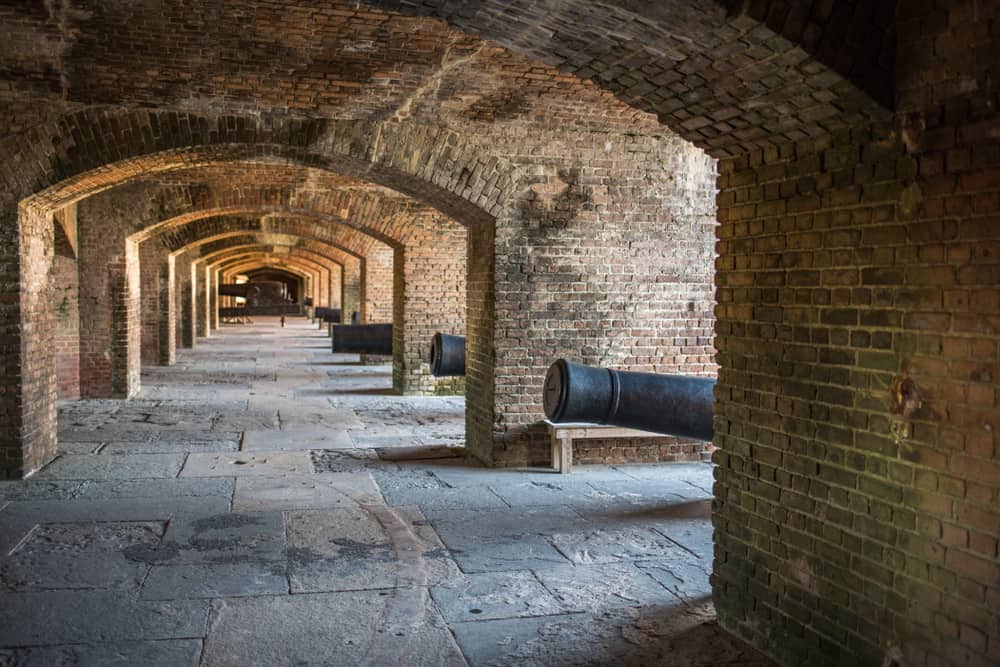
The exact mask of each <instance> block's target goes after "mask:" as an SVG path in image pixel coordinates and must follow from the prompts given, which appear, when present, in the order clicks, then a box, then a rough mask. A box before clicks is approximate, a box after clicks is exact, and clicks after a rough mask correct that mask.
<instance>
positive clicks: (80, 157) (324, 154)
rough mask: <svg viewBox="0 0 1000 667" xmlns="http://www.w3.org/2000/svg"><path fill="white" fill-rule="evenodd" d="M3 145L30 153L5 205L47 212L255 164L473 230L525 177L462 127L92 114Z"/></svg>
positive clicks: (1, 176)
mask: <svg viewBox="0 0 1000 667" xmlns="http://www.w3.org/2000/svg"><path fill="white" fill-rule="evenodd" d="M0 146H2V147H3V148H4V149H5V151H10V152H11V153H12V154H17V155H22V156H24V159H23V160H21V161H19V163H18V165H17V167H18V169H16V170H15V169H11V168H9V167H7V168H5V169H4V170H3V171H0V182H3V183H4V187H3V188H2V190H0V192H2V193H3V195H6V199H7V201H0V204H3V205H4V206H6V205H13V203H14V202H15V201H19V202H21V206H22V208H24V209H27V210H31V211H38V212H40V213H43V214H44V213H45V212H49V211H53V210H56V209H58V208H60V207H62V206H65V205H66V204H68V203H71V202H73V201H77V200H79V199H81V198H83V197H86V196H89V195H91V194H94V193H96V192H99V191H101V190H105V189H107V188H110V187H114V186H116V185H120V184H122V183H127V182H129V181H132V180H135V179H137V178H140V177H141V176H143V175H146V174H150V173H169V172H171V171H175V170H180V169H186V168H190V167H193V166H198V165H204V164H210V163H213V162H220V161H223V162H224V161H254V162H259V163H262V164H272V165H273V164H281V165H289V166H299V167H310V168H315V169H320V170H325V171H330V172H334V173H338V174H341V175H344V176H349V177H353V178H358V179H360V180H363V181H366V182H370V183H374V184H377V185H380V186H383V187H386V188H389V189H392V190H396V191H398V192H401V193H403V194H405V195H408V196H410V197H412V198H414V199H415V200H417V201H420V202H423V203H426V204H428V205H430V206H433V207H434V208H436V209H438V210H440V211H442V212H443V213H445V214H446V215H448V216H450V217H452V218H454V219H455V220H456V221H458V222H460V223H462V224H466V225H475V224H482V223H489V222H491V221H492V219H493V217H494V216H495V215H496V214H497V212H498V211H499V210H500V202H502V201H503V200H504V199H505V198H506V196H507V195H508V194H510V193H511V192H513V191H514V190H515V188H516V186H517V181H518V178H519V175H520V172H518V170H517V169H516V168H515V167H514V166H513V165H512V164H511V163H509V162H506V161H504V160H502V159H499V158H496V157H492V156H491V157H485V156H483V154H482V152H481V150H479V146H478V144H477V143H476V142H475V141H472V140H471V139H470V138H469V137H463V136H462V135H459V134H458V133H456V132H454V131H449V130H444V129H442V128H424V127H420V126H415V125H413V124H400V123H389V122H383V121H373V122H361V121H338V120H306V119H284V118H282V119H275V118H266V119H265V118H260V117H254V116H231V115H194V114H181V113H176V112H169V111H158V110H141V111H140V110H135V111H124V110H121V109H116V108H93V109H88V110H86V111H80V112H77V113H73V114H69V115H67V116H64V117H63V118H61V119H60V120H59V121H58V122H56V123H53V124H50V125H46V126H42V127H37V128H33V129H32V130H31V131H30V132H26V133H22V134H20V135H15V136H11V137H7V138H6V139H4V140H3V141H2V142H0ZM11 198H12V199H13V201H11Z"/></svg>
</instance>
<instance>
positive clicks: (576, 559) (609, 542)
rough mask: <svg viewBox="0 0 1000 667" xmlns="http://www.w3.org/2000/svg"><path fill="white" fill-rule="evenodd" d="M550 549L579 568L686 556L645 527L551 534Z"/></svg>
mask: <svg viewBox="0 0 1000 667" xmlns="http://www.w3.org/2000/svg"><path fill="white" fill-rule="evenodd" d="M550 539H551V540H552V544H553V546H555V548H556V549H558V550H559V552H560V553H561V554H562V555H563V556H565V557H566V558H567V559H569V560H570V561H572V562H573V563H576V564H578V565H591V564H594V563H616V562H620V561H634V560H640V559H644V558H656V557H658V556H663V555H671V554H680V553H685V552H684V551H683V549H681V547H679V546H678V545H677V544H676V543H675V542H673V541H672V540H670V539H668V538H666V537H664V536H663V535H661V534H660V533H658V532H656V531H654V530H651V529H648V528H626V529H622V530H607V529H602V528H597V529H591V530H586V531H583V532H573V533H565V532H560V533H554V534H553V535H552V536H551V537H550Z"/></svg>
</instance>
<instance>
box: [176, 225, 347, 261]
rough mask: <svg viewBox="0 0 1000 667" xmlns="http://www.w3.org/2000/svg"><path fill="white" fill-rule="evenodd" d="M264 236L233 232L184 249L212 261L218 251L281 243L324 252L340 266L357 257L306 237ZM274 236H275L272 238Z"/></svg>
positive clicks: (285, 245) (199, 258) (281, 244)
mask: <svg viewBox="0 0 1000 667" xmlns="http://www.w3.org/2000/svg"><path fill="white" fill-rule="evenodd" d="M262 236H265V235H256V234H241V233H235V232H234V233H232V234H223V235H219V236H215V237H212V238H208V239H204V240H203V241H201V242H197V243H194V244H191V245H188V246H185V247H184V251H186V252H192V253H194V252H197V255H194V258H195V259H196V260H197V261H200V262H211V260H212V258H213V256H214V255H215V254H216V253H218V252H220V251H224V250H228V249H230V248H233V247H239V246H242V245H274V246H279V245H280V246H282V247H295V248H301V249H307V250H310V251H312V252H316V253H318V254H322V255H323V256H325V257H328V258H329V259H330V260H331V261H332V262H334V263H335V264H337V265H338V266H343V264H344V262H345V260H347V258H350V257H353V258H355V259H357V257H356V256H355V255H353V254H351V253H349V252H347V251H345V250H343V249H341V248H338V247H336V246H333V245H330V244H327V243H318V242H309V241H308V240H307V239H306V237H301V236H293V235H290V234H274V235H271V234H267V235H266V237H267V238H262ZM272 236H273V237H275V238H270V237H272Z"/></svg>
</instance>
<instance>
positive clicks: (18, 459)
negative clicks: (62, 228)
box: [0, 209, 58, 478]
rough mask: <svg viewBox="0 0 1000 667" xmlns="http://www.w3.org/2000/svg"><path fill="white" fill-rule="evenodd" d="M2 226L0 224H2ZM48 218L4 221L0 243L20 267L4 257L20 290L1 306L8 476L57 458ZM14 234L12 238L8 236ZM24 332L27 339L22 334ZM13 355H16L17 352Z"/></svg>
mask: <svg viewBox="0 0 1000 667" xmlns="http://www.w3.org/2000/svg"><path fill="white" fill-rule="evenodd" d="M3 222H4V221H2V220H0V223H3ZM53 227H54V225H53V219H52V215H51V214H50V213H47V212H44V211H38V210H31V209H29V210H23V211H21V212H20V219H19V221H18V222H17V223H15V222H14V221H13V220H10V219H8V220H6V222H5V224H0V229H4V230H7V232H6V234H7V235H5V236H4V237H3V239H2V241H3V243H0V247H2V248H3V251H2V252H4V253H19V254H20V259H21V262H20V264H18V262H17V261H14V259H13V258H12V257H8V256H5V257H4V261H3V262H0V267H2V268H0V270H2V271H3V272H4V273H3V277H4V280H5V281H6V282H8V283H9V282H13V284H16V285H19V286H20V293H19V294H18V295H17V296H18V298H17V299H14V300H12V301H11V300H8V301H5V302H4V303H3V314H4V320H3V322H4V325H3V326H4V329H3V333H4V340H5V341H8V342H7V344H6V348H7V349H5V350H4V363H5V367H4V368H3V369H2V370H3V373H2V374H0V378H2V381H3V385H2V389H3V391H2V395H3V397H4V400H3V403H2V404H0V405H2V410H3V416H4V428H3V429H0V446H2V447H3V449H4V460H3V467H4V472H5V475H6V477H9V478H17V477H23V476H26V475H29V474H31V473H33V472H34V471H36V470H38V469H39V468H41V467H42V466H43V465H45V464H46V463H48V462H49V461H50V460H52V459H53V458H54V457H55V456H56V400H57V397H58V384H57V382H56V374H55V373H54V372H53V371H54V370H55V363H56V353H55V346H54V345H53V344H52V337H53V334H54V332H55V317H54V315H53V311H52V308H51V302H52V297H51V291H50V289H49V288H50V286H51V284H52V278H51V275H50V274H51V271H52V268H53V261H52V260H53V253H54V239H53V235H54V229H53ZM12 230H17V231H16V232H15V233H14V234H12V235H10V234H9V232H10V231H12ZM25 332H27V334H28V335H24V333H25ZM15 352H16V353H15Z"/></svg>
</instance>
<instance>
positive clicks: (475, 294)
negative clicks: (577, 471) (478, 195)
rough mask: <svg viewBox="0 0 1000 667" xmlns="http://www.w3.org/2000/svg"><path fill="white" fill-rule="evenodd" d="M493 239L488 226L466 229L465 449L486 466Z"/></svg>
mask: <svg viewBox="0 0 1000 667" xmlns="http://www.w3.org/2000/svg"><path fill="white" fill-rule="evenodd" d="M495 238H496V230H495V229H494V227H493V226H492V225H480V226H477V227H473V228H470V229H469V230H468V250H467V252H466V255H467V257H468V261H467V269H466V284H465V293H466V304H467V305H466V312H467V314H468V319H467V321H466V323H465V332H466V333H465V336H466V338H465V391H466V396H467V397H468V398H467V400H466V408H465V446H466V448H467V449H468V450H469V452H470V453H471V454H472V455H473V456H475V457H476V458H478V459H479V460H481V461H483V462H484V463H486V464H487V465H489V464H492V463H493V430H494V425H493V420H494V416H493V415H494V406H495V398H494V394H495V384H494V382H493V368H494V366H495V364H496V360H495V351H494V348H493V339H494V335H495V334H494V321H495V307H496V306H495V300H494V297H493V291H494V284H495V277H494V264H495V254H494V244H495Z"/></svg>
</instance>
